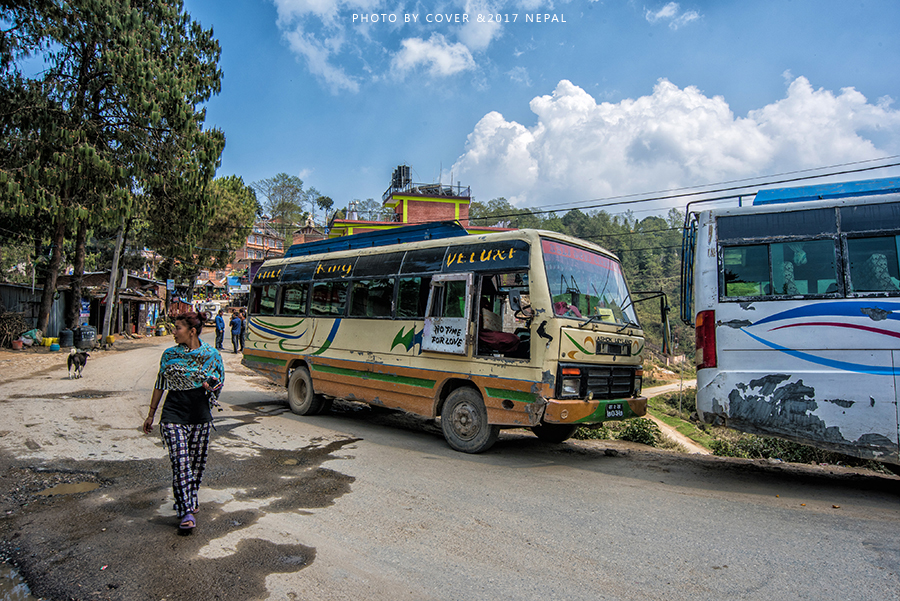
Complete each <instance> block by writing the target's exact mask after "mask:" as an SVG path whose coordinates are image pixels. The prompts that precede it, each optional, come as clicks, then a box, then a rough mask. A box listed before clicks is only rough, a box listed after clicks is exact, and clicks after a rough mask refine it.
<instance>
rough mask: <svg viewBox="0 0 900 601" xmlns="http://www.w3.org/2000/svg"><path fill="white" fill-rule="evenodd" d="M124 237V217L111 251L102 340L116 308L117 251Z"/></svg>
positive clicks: (120, 249) (106, 333)
mask: <svg viewBox="0 0 900 601" xmlns="http://www.w3.org/2000/svg"><path fill="white" fill-rule="evenodd" d="M124 237H125V218H124V217H123V218H122V223H120V224H119V232H118V234H117V235H116V250H115V251H114V252H113V262H112V268H111V269H110V270H109V291H108V292H107V293H106V311H105V312H104V313H103V340H106V337H107V336H109V335H110V331H109V330H110V327H111V326H112V317H113V313H114V312H115V310H116V305H115V302H116V289H117V288H118V287H119V282H118V279H117V276H118V274H119V253H120V252H121V251H122V238H124Z"/></svg>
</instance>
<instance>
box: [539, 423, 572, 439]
mask: <svg viewBox="0 0 900 601" xmlns="http://www.w3.org/2000/svg"><path fill="white" fill-rule="evenodd" d="M577 429H578V426H577V425H575V424H540V425H537V426H532V427H531V431H532V432H534V435H535V436H537V437H538V438H540V439H541V440H543V441H544V442H563V441H566V440H569V439H570V438H572V435H573V434H575V430H577Z"/></svg>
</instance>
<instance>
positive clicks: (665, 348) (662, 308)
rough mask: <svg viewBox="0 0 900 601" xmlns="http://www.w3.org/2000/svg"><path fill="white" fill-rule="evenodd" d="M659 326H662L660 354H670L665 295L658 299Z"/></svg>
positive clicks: (670, 334) (670, 346)
mask: <svg viewBox="0 0 900 601" xmlns="http://www.w3.org/2000/svg"><path fill="white" fill-rule="evenodd" d="M659 313H660V325H661V326H662V353H663V355H671V354H672V342H671V340H672V329H671V326H670V325H669V303H668V299H667V298H666V295H665V294H664V295H662V296H661V297H660V298H659Z"/></svg>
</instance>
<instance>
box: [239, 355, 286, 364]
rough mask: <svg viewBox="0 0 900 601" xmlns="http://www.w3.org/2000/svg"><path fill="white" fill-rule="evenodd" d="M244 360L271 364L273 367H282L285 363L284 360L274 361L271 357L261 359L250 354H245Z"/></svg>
mask: <svg viewBox="0 0 900 601" xmlns="http://www.w3.org/2000/svg"><path fill="white" fill-rule="evenodd" d="M244 358H246V359H248V360H250V361H256V362H257V363H273V364H275V365H284V364H285V363H287V360H285V359H274V358H272V357H261V356H259V355H251V354H250V353H246V354H245V355H244Z"/></svg>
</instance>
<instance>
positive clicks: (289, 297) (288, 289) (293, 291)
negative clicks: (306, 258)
mask: <svg viewBox="0 0 900 601" xmlns="http://www.w3.org/2000/svg"><path fill="white" fill-rule="evenodd" d="M308 293H309V286H308V285H307V284H288V285H287V286H285V287H284V288H282V292H281V307H280V309H279V311H278V314H279V315H306V301H307V298H308Z"/></svg>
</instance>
